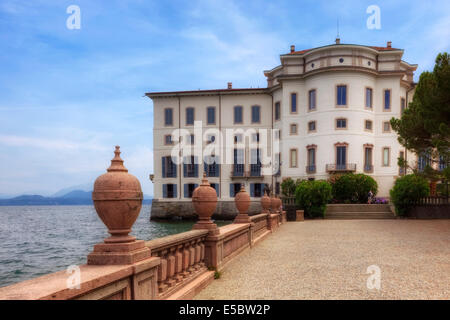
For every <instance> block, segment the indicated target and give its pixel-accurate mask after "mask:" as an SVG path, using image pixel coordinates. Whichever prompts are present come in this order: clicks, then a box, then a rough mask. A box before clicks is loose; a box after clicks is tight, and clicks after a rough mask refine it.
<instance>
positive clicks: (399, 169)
mask: <svg viewBox="0 0 450 320" xmlns="http://www.w3.org/2000/svg"><path fill="white" fill-rule="evenodd" d="M405 172H406V168H404V167H400V168H398V174H399V175H400V176H402V175H404V174H405Z"/></svg>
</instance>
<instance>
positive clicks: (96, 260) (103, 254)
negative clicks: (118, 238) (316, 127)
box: [87, 240, 151, 265]
mask: <svg viewBox="0 0 450 320" xmlns="http://www.w3.org/2000/svg"><path fill="white" fill-rule="evenodd" d="M150 257H151V252H150V249H149V248H147V247H146V246H145V243H144V240H136V241H133V242H130V243H99V244H96V245H95V246H94V251H92V252H91V253H90V254H89V255H88V257H87V263H88V264H92V265H105V264H134V263H136V262H139V261H142V260H145V259H147V258H150Z"/></svg>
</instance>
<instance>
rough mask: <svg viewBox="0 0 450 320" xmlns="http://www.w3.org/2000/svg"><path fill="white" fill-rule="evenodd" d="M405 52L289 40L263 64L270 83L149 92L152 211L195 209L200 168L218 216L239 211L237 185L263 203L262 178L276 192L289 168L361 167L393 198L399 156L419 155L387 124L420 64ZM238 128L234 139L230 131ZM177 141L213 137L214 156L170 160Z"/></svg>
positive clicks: (409, 92)
mask: <svg viewBox="0 0 450 320" xmlns="http://www.w3.org/2000/svg"><path fill="white" fill-rule="evenodd" d="M402 56H403V50H401V49H396V48H393V47H392V45H391V42H387V45H386V46H385V47H374V46H365V45H355V44H341V43H340V41H339V39H336V43H335V44H332V45H328V46H323V47H319V48H313V49H307V50H301V51H296V49H295V47H294V46H291V49H290V52H289V53H287V54H282V55H281V56H280V60H281V64H280V65H279V66H277V67H275V68H273V69H271V70H267V71H264V75H265V76H266V77H267V88H258V89H255V88H246V89H234V88H232V85H231V83H229V84H228V88H227V89H217V90H197V91H177V92H151V93H146V95H147V96H148V97H149V98H151V99H152V100H153V106H154V129H153V133H154V134H153V146H154V174H153V175H151V178H152V181H153V183H154V200H153V205H152V218H163V217H171V216H180V215H181V216H186V217H188V216H190V215H191V214H192V212H193V210H192V205H191V197H192V191H193V190H194V189H195V187H196V186H197V185H198V183H199V181H200V180H201V177H202V175H203V172H206V174H207V176H208V180H209V182H210V183H211V185H212V186H213V187H214V188H215V189H216V191H217V195H218V198H219V204H218V208H217V212H218V213H219V214H222V216H226V215H227V214H230V215H234V211H235V210H234V203H233V200H234V199H233V197H234V194H235V193H236V192H237V191H238V190H239V188H240V185H241V184H244V185H245V187H246V190H247V191H248V192H249V193H250V196H251V197H252V200H254V202H255V204H254V205H253V206H252V208H253V209H251V210H257V205H256V204H257V203H258V204H259V197H261V196H262V193H263V190H264V186H271V187H273V190H274V192H276V193H279V192H280V183H281V181H282V180H283V179H284V178H287V177H291V178H293V179H294V180H295V179H297V178H300V179H328V178H329V177H330V174H333V173H338V172H355V173H365V174H368V175H371V176H372V177H373V178H374V179H375V180H376V181H377V182H378V189H379V191H378V196H382V197H383V196H384V197H387V196H388V195H389V190H390V189H391V187H392V186H393V183H394V181H395V179H396V177H398V176H399V175H401V174H403V168H399V167H398V165H397V158H398V157H406V159H407V160H408V161H409V160H410V159H411V160H414V161H415V160H416V157H415V155H413V154H412V153H409V152H406V150H405V149H404V148H403V147H402V146H401V145H400V144H399V143H398V141H397V136H396V134H395V132H393V131H392V130H391V127H390V123H389V120H390V119H391V118H392V117H400V116H401V113H402V110H403V109H404V108H406V107H407V105H408V103H409V102H410V101H412V97H413V94H414V82H413V73H414V71H415V70H416V69H417V65H414V64H409V63H407V62H405V61H403V60H402ZM197 121H201V127H200V134H197V133H198V130H199V127H198V123H197ZM196 125H197V131H195V127H196ZM177 129H182V130H181V131H180V130H177ZM232 129H234V130H235V131H231V132H233V135H232V138H231V139H226V138H225V136H226V134H227V133H226V132H227V130H228V131H230V130H232ZM236 129H239V130H241V131H239V130H238V131H236ZM272 129H274V132H275V133H274V134H273V135H272V136H271V137H269V139H268V143H266V147H267V148H266V149H265V150H260V149H259V147H258V145H259V143H262V141H265V140H266V139H265V138H263V137H262V136H261V135H260V134H258V132H260V133H262V135H264V136H265V135H266V132H272ZM277 129H278V130H279V131H278V130H277ZM211 132H212V133H211ZM214 132H218V133H219V134H214ZM240 132H241V133H240ZM249 132H250V133H249ZM186 133H187V134H186ZM218 136H219V137H218ZM247 136H248V137H249V139H246V137H247ZM184 139H185V140H184ZM178 141H181V142H182V143H187V144H189V143H192V144H193V145H194V144H195V145H196V146H197V148H200V151H201V150H203V149H205V148H207V147H209V146H210V145H214V146H215V148H216V149H215V150H216V151H215V153H214V155H215V157H216V158H215V161H216V162H213V163H209V164H205V163H203V161H202V160H204V159H201V160H199V159H198V158H199V157H197V156H194V157H193V158H192V159H194V163H191V164H190V163H188V164H186V163H184V164H183V163H181V164H177V163H175V162H173V161H172V158H171V154H172V151H173V150H174V146H176V145H177V144H178ZM183 141H184V142H183ZM275 145H278V148H276V147H273V146H275ZM178 152H179V151H177V152H176V153H177V154H178ZM227 152H228V154H231V156H230V157H226V154H227ZM266 154H267V155H268V157H269V160H270V161H269V165H272V164H273V165H274V167H275V168H276V170H273V171H270V172H271V173H270V174H267V173H266V172H265V171H264V170H262V168H263V167H264V166H266V165H267V162H266V163H262V162H263V161H262V160H261V159H262V158H263V156H264V155H266ZM181 156H182V157H184V158H191V157H190V156H188V157H185V154H181ZM200 158H203V156H200ZM195 162H198V163H195ZM278 164H279V167H278Z"/></svg>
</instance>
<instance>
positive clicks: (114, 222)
mask: <svg viewBox="0 0 450 320" xmlns="http://www.w3.org/2000/svg"><path fill="white" fill-rule="evenodd" d="M114 153H115V156H114V159H112V160H111V166H110V167H109V168H108V169H107V173H105V174H103V175H101V176H100V177H98V178H97V180H95V183H94V191H93V192H92V200H93V201H94V206H95V210H96V211H97V214H98V216H99V217H100V219H101V220H102V221H103V223H104V224H105V225H106V227H107V228H108V232H109V233H110V234H111V236H110V237H108V238H106V239H105V240H104V242H103V243H99V244H96V245H95V246H94V251H93V252H91V253H90V254H89V255H88V258H87V263H88V264H90V265H110V264H111V265H119V264H134V263H136V262H138V261H141V260H144V259H147V258H150V256H151V255H150V249H149V248H147V247H145V243H144V241H143V240H136V238H135V237H133V236H130V235H129V233H130V232H131V227H132V226H133V224H134V222H135V221H136V219H137V217H138V216H139V212H140V210H141V207H142V199H143V194H142V190H141V185H140V183H139V180H138V179H137V178H136V177H135V176H133V175H131V174H129V173H128V170H127V169H126V168H125V167H124V165H123V160H122V159H121V158H120V147H118V146H116V150H115V151H114Z"/></svg>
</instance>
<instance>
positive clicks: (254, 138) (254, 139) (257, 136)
mask: <svg viewBox="0 0 450 320" xmlns="http://www.w3.org/2000/svg"><path fill="white" fill-rule="evenodd" d="M252 142H259V133H252Z"/></svg>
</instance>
